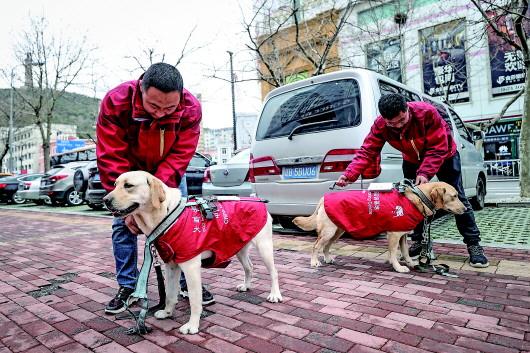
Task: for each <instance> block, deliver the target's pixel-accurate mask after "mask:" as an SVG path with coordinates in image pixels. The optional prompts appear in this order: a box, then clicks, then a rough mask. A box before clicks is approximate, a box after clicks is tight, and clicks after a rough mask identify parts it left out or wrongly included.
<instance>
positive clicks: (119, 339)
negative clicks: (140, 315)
mask: <svg viewBox="0 0 530 353" xmlns="http://www.w3.org/2000/svg"><path fill="white" fill-rule="evenodd" d="M126 330H127V329H126V328H125V327H121V326H119V327H115V328H113V329H110V330H107V331H104V332H102V333H103V334H104V335H105V336H107V337H109V338H110V339H112V340H113V341H115V342H116V343H118V344H120V345H122V346H125V347H127V346H129V345H131V344H134V343H137V342H140V341H143V340H144V338H143V337H142V336H139V335H128V334H126V333H125V331H126Z"/></svg>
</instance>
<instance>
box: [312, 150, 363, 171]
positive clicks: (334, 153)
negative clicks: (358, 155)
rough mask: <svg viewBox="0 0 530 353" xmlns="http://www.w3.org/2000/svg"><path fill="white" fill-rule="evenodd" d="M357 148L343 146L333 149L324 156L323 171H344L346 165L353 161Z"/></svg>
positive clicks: (321, 167)
mask: <svg viewBox="0 0 530 353" xmlns="http://www.w3.org/2000/svg"><path fill="white" fill-rule="evenodd" d="M356 151H357V150H354V149H349V148H342V149H337V150H331V151H329V152H328V153H327V154H326V157H324V161H323V162H322V165H321V166H320V172H321V173H334V172H343V171H345V170H346V167H348V165H349V164H350V163H351V161H352V159H353V157H355V152H356Z"/></svg>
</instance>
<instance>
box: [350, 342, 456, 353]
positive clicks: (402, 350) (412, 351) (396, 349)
mask: <svg viewBox="0 0 530 353" xmlns="http://www.w3.org/2000/svg"><path fill="white" fill-rule="evenodd" d="M356 347H357V346H355V347H354V348H356ZM381 350H382V351H384V352H389V353H432V351H430V350H429V351H426V350H424V349H421V348H416V347H412V346H409V345H406V344H403V343H399V342H396V341H388V342H387V343H386V344H385V345H384V346H383V348H381ZM444 353H453V352H452V351H447V352H444Z"/></svg>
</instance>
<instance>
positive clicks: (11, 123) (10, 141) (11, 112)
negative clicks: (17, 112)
mask: <svg viewBox="0 0 530 353" xmlns="http://www.w3.org/2000/svg"><path fill="white" fill-rule="evenodd" d="M14 75H15V73H14V72H13V70H11V89H10V97H9V163H8V169H9V172H10V173H13V172H14V169H15V168H13V149H14V148H15V146H13V135H14V131H13V114H14V108H13V104H14V102H13V100H14V97H13V90H14V89H13V76H14Z"/></svg>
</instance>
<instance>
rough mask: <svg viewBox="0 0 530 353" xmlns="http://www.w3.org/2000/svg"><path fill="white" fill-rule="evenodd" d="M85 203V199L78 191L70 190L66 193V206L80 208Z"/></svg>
mask: <svg viewBox="0 0 530 353" xmlns="http://www.w3.org/2000/svg"><path fill="white" fill-rule="evenodd" d="M82 203H83V198H82V197H81V193H80V192H78V191H75V189H70V190H69V191H68V192H67V193H66V197H65V198H64V204H65V205H66V206H79V205H80V204H82Z"/></svg>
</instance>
